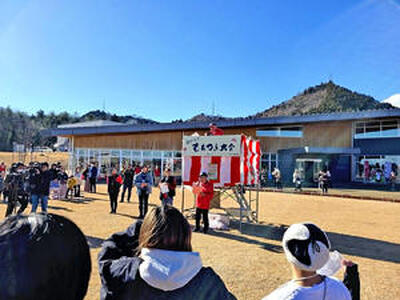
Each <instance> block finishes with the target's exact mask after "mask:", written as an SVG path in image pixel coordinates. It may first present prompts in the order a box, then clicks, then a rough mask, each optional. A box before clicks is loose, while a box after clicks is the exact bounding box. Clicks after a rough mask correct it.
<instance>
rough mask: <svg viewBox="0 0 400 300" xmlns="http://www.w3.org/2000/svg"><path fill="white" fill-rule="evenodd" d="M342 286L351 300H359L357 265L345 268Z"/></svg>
mask: <svg viewBox="0 0 400 300" xmlns="http://www.w3.org/2000/svg"><path fill="white" fill-rule="evenodd" d="M343 283H344V285H345V286H346V287H347V289H348V290H349V292H350V295H351V299H352V300H360V275H359V274H358V265H356V264H355V265H353V266H351V267H347V268H346V273H345V274H344V279H343Z"/></svg>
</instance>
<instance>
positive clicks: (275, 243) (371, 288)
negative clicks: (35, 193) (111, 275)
mask: <svg viewBox="0 0 400 300" xmlns="http://www.w3.org/2000/svg"><path fill="white" fill-rule="evenodd" d="M99 191H100V193H99V194H96V195H88V197H91V198H90V199H89V198H88V199H87V200H86V201H84V202H82V203H71V202H65V201H56V200H54V201H50V212H53V213H57V214H61V215H65V216H67V217H69V218H70V219H72V220H74V221H75V222H76V223H77V224H78V225H79V226H80V227H81V229H82V230H83V232H84V233H85V234H86V235H87V237H88V239H89V242H90V244H91V254H92V263H93V271H92V275H91V281H90V287H89V291H88V294H87V297H86V299H98V298H99V288H100V279H99V276H98V269H97V264H96V257H97V254H98V252H99V250H100V245H101V242H102V241H103V240H104V239H105V238H107V237H108V236H110V235H111V234H112V233H113V232H116V231H121V230H124V229H125V228H126V227H127V226H128V225H129V224H131V223H132V222H133V221H134V217H135V216H137V214H138V208H137V202H136V197H135V198H134V200H135V202H133V203H129V204H128V203H123V204H122V205H121V204H119V207H118V212H119V214H117V215H110V214H109V202H108V200H107V195H106V194H105V187H104V186H100V187H99ZM156 194H157V193H156V191H155V192H154V193H153V196H152V199H151V202H152V203H153V204H157V203H158V202H159V201H158V200H157V195H156ZM180 196H181V195H180V193H178V196H177V199H176V201H175V205H176V206H177V207H180ZM187 199H188V201H187V202H186V206H187V207H189V206H191V205H192V203H193V202H192V200H191V199H192V197H191V195H190V194H189V193H187ZM222 205H223V206H224V207H236V205H235V203H233V202H231V201H230V200H223V202H222ZM0 210H1V211H0V213H1V214H3V213H4V210H5V205H0ZM260 219H261V220H262V223H263V225H262V226H259V227H257V228H247V229H246V231H245V232H246V233H245V234H240V233H239V232H238V231H237V230H235V229H233V230H230V231H226V232H215V233H213V234H211V235H203V234H194V235H193V246H194V249H195V250H196V251H199V252H200V253H201V256H202V259H203V262H204V264H205V265H209V266H212V267H213V268H214V269H215V270H216V272H217V273H218V274H220V276H221V277H222V278H223V280H224V281H225V283H226V285H227V286H228V288H229V289H230V290H231V291H232V292H233V293H234V294H235V295H236V296H237V298H238V299H245V300H252V299H261V298H262V297H263V296H264V295H266V294H268V293H269V292H270V291H272V290H273V289H274V288H276V287H277V286H279V285H280V284H282V283H283V282H285V281H286V280H288V279H289V277H290V271H289V267H288V265H287V263H286V260H285V258H284V255H283V254H282V253H281V247H280V242H279V237H280V234H281V231H282V228H284V227H285V226H287V225H289V224H291V223H294V222H300V221H307V220H308V221H313V222H315V223H317V224H319V225H320V226H322V228H324V229H325V230H327V231H328V232H329V235H330V237H331V239H332V241H333V247H334V248H335V249H339V250H340V251H341V252H342V253H343V254H344V255H345V256H347V257H349V258H351V259H353V260H354V261H356V262H357V263H359V265H360V275H361V283H362V295H361V298H362V299H363V300H372V299H396V298H398V295H399V294H400V285H399V283H398V279H399V278H400V264H399V263H400V245H399V244H400V235H399V232H400V222H399V220H400V204H396V203H386V202H375V201H358V200H351V199H342V198H334V197H326V198H324V197H320V196H304V195H294V194H281V193H267V192H264V193H262V195H261V199H260Z"/></svg>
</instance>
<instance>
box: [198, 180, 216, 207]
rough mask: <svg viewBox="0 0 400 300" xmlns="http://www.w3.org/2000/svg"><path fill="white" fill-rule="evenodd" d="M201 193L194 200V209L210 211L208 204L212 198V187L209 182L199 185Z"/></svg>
mask: <svg viewBox="0 0 400 300" xmlns="http://www.w3.org/2000/svg"><path fill="white" fill-rule="evenodd" d="M200 186H201V193H200V194H199V195H198V196H197V198H196V207H197V208H200V209H210V202H211V199H212V198H213V196H214V186H213V184H212V183H211V182H209V181H207V182H206V183H200Z"/></svg>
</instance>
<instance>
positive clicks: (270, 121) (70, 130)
mask: <svg viewBox="0 0 400 300" xmlns="http://www.w3.org/2000/svg"><path fill="white" fill-rule="evenodd" d="M388 117H400V109H383V110H366V111H359V112H338V113H329V114H312V115H302V116H280V117H269V118H258V119H228V120H223V121H217V122H215V123H216V124H217V125H218V126H219V127H221V128H234V127H258V126H271V125H272V126H278V125H291V124H302V123H318V122H334V121H351V120H363V119H377V118H388ZM78 124H79V123H78ZM74 125H75V124H68V125H63V126H64V127H58V128H52V129H46V130H43V131H42V134H43V135H47V136H70V135H94V134H113V133H114V134H115V133H135V132H136V133H138V132H157V131H178V130H179V131H184V130H199V129H207V128H208V125H209V122H182V123H156V124H140V125H138V124H121V123H117V124H112V125H109V126H99V125H97V126H96V125H93V124H89V125H88V126H74Z"/></svg>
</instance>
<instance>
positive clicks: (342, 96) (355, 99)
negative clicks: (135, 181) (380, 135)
mask: <svg viewBox="0 0 400 300" xmlns="http://www.w3.org/2000/svg"><path fill="white" fill-rule="evenodd" d="M392 108H394V107H393V106H392V105H391V104H389V103H381V102H379V101H377V100H375V99H374V98H372V97H370V96H366V95H363V94H359V93H356V92H353V91H351V90H349V89H346V88H344V87H341V86H339V85H336V84H334V83H333V82H332V81H329V82H326V83H321V84H320V85H317V86H314V87H310V88H308V89H306V90H305V91H303V92H302V93H300V94H299V95H297V96H294V97H293V98H291V99H289V100H287V101H285V102H282V103H281V104H278V105H276V106H272V107H270V108H268V109H266V110H265V111H263V112H260V113H257V114H255V115H252V116H247V117H241V118H236V119H244V118H245V119H249V118H250V119H252V118H262V117H272V116H293V115H305V114H315V113H331V112H344V111H361V110H370V109H392ZM227 119H233V118H228V117H225V116H210V115H206V114H204V113H201V114H198V115H196V116H194V117H192V118H190V119H188V120H185V121H184V120H175V121H173V122H178V123H181V122H201V121H203V122H204V121H205V122H217V123H218V121H222V120H227ZM92 120H110V121H114V122H121V123H130V124H152V123H157V122H155V121H153V120H149V119H145V118H141V117H138V116H118V115H116V114H110V113H107V112H104V111H101V110H95V111H90V112H88V113H86V114H84V115H81V116H79V115H77V114H70V113H68V112H63V113H58V114H55V113H49V114H46V113H44V112H43V111H38V112H37V113H36V114H33V115H29V114H27V113H24V112H19V111H13V110H11V109H10V108H0V151H11V150H12V149H13V143H14V142H16V143H18V144H24V145H25V146H26V147H27V148H28V147H30V146H31V145H33V146H50V147H51V146H53V145H54V143H55V141H56V138H54V137H52V138H48V137H47V138H45V137H41V136H40V134H39V132H40V130H42V129H46V128H54V127H57V126H58V125H61V124H69V123H76V122H84V121H92Z"/></svg>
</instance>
